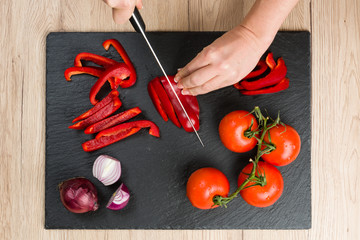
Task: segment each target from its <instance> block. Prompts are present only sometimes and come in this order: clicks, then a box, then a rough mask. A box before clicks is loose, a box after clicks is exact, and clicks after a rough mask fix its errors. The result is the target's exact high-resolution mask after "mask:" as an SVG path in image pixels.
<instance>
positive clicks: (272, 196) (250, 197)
mask: <svg viewBox="0 0 360 240" xmlns="http://www.w3.org/2000/svg"><path fill="white" fill-rule="evenodd" d="M253 166H254V164H253V163H249V164H248V165H246V166H245V168H244V169H243V170H242V172H241V173H240V174H239V177H238V187H240V186H241V185H242V184H243V183H244V182H245V181H246V179H247V178H248V177H249V175H250V173H251V171H252V169H253ZM255 177H256V178H258V180H256V178H255V179H253V180H251V181H249V182H248V183H247V184H246V185H245V186H244V187H243V189H242V190H241V191H240V195H241V197H242V198H243V199H244V200H245V202H247V203H248V204H250V205H252V206H255V207H268V206H271V205H273V204H274V203H275V202H276V201H277V200H278V199H279V198H280V196H281V194H282V192H283V189H284V180H283V177H282V175H281V173H280V171H279V170H278V169H277V168H276V167H274V166H273V165H271V164H269V163H267V162H259V163H258V165H257V169H256V172H255ZM261 178H265V179H261Z"/></svg>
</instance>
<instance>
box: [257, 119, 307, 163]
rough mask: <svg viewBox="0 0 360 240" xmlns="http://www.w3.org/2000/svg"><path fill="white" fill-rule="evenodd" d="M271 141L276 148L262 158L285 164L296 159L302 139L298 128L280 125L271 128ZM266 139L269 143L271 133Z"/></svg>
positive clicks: (269, 161)
mask: <svg viewBox="0 0 360 240" xmlns="http://www.w3.org/2000/svg"><path fill="white" fill-rule="evenodd" d="M269 133H270V139H271V142H272V143H273V144H274V145H275V147H276V149H275V150H273V151H272V152H270V153H268V154H264V155H262V157H261V158H262V159H263V160H264V161H266V162H268V163H271V164H273V165H275V166H285V165H288V164H289V163H291V162H292V161H294V160H295V159H296V158H297V156H298V155H299V153H300V148H301V140H300V136H299V134H298V133H297V132H296V130H295V129H294V128H292V127H290V126H288V125H286V127H284V126H283V125H278V126H276V127H274V128H271V129H270V130H269ZM264 141H265V142H267V143H269V134H266V135H265V137H264Z"/></svg>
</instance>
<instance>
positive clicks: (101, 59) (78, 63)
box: [74, 52, 118, 68]
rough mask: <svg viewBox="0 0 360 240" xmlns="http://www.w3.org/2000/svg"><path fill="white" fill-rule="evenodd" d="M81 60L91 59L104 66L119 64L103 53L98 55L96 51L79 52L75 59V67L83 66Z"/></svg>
mask: <svg viewBox="0 0 360 240" xmlns="http://www.w3.org/2000/svg"><path fill="white" fill-rule="evenodd" d="M81 61H91V62H93V63H95V64H97V65H100V66H103V67H104V68H107V67H110V66H112V65H115V64H118V62H117V61H115V60H113V59H111V58H107V57H104V56H101V55H97V54H94V53H88V52H82V53H79V54H78V55H77V56H76V57H75V61H74V66H75V67H82V66H83V65H82V62H81Z"/></svg>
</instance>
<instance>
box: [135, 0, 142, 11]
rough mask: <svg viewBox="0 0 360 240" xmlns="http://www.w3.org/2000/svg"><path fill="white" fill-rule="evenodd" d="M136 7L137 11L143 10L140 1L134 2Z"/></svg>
mask: <svg viewBox="0 0 360 240" xmlns="http://www.w3.org/2000/svg"><path fill="white" fill-rule="evenodd" d="M136 7H137V9H142V8H143V3H142V0H137V1H136Z"/></svg>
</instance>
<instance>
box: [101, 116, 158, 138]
mask: <svg viewBox="0 0 360 240" xmlns="http://www.w3.org/2000/svg"><path fill="white" fill-rule="evenodd" d="M148 127H149V128H150V129H149V134H150V135H152V136H154V137H160V131H159V128H158V126H156V124H155V123H153V122H152V121H149V120H138V121H133V122H126V123H121V124H119V125H116V126H115V127H112V128H108V129H105V130H103V131H101V132H99V133H98V134H97V135H96V137H95V138H96V139H99V138H101V137H108V136H112V135H116V134H118V133H120V132H122V131H124V129H130V128H148Z"/></svg>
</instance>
